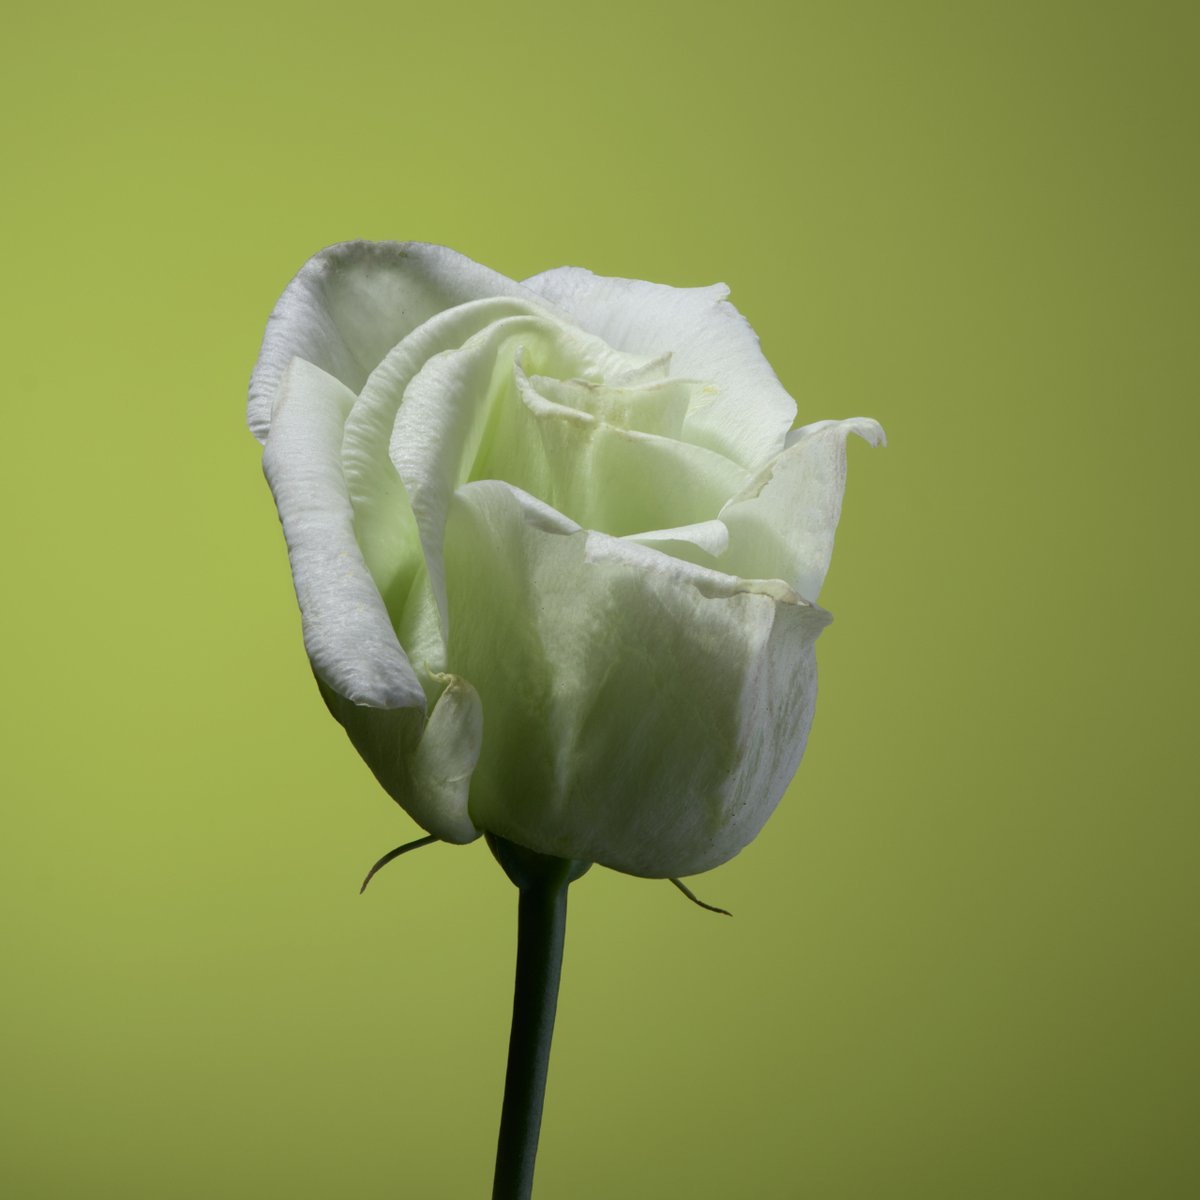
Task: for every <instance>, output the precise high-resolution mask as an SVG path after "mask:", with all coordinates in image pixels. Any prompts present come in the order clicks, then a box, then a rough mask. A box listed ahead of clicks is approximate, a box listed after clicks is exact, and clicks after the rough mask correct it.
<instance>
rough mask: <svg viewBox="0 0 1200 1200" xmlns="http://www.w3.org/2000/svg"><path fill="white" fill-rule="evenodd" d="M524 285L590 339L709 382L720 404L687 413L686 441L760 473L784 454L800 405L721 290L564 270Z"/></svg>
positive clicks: (720, 286)
mask: <svg viewBox="0 0 1200 1200" xmlns="http://www.w3.org/2000/svg"><path fill="white" fill-rule="evenodd" d="M525 286H526V287H528V288H530V289H532V290H533V291H535V292H537V293H538V295H540V296H544V297H545V298H546V299H547V300H550V301H552V302H553V303H554V304H557V305H559V306H560V307H561V308H563V309H565V310H566V312H568V313H570V314H571V316H573V317H574V318H575V320H577V321H578V322H579V324H580V325H581V326H583V328H584V329H586V330H588V332H589V333H595V334H598V335H599V336H600V337H602V338H603V339H604V340H605V341H606V342H608V343H609V344H610V345H612V346H615V347H616V348H617V349H620V350H627V351H630V352H632V353H635V354H652V355H661V354H664V353H669V354H670V355H671V373H672V374H673V375H681V376H686V377H688V378H691V379H700V380H704V381H705V382H711V383H713V384H715V385H716V387H717V391H718V394H717V397H716V399H715V400H714V401H713V402H712V403H710V404H707V405H701V406H698V407H696V408H694V409H693V410H692V411H690V412H689V413H688V417H687V419H686V421H685V422H684V436H685V437H686V438H687V439H688V440H689V441H692V442H695V443H696V444H697V445H701V446H707V447H708V448H709V449H712V450H718V451H720V452H721V453H722V454H725V455H728V456H729V457H730V458H732V459H734V460H735V461H736V462H738V463H740V464H741V465H742V466H744V467H746V468H747V469H748V470H757V469H758V468H759V467H761V466H762V465H763V463H765V462H767V461H768V460H769V459H771V458H773V457H774V456H775V455H776V454H778V453H779V451H780V450H782V449H783V443H784V438H785V436H786V435H787V431H788V430H789V429H790V428H791V425H792V422H793V421H794V420H795V419H796V402H795V401H794V400H793V399H792V398H791V396H789V395H788V394H787V392H785V391H784V390H783V387H782V385H781V384H780V382H779V380H778V379H777V378H776V377H775V372H774V371H772V370H771V367H770V364H769V363H768V362H767V360H766V359H765V358H764V357H763V355H762V351H761V350H760V349H759V344H758V337H757V335H756V334H755V332H754V330H753V329H751V327H750V325H749V323H748V322H747V321H746V320H745V318H744V317H742V315H741V314H740V313H739V312H738V311H737V309H736V308H734V307H733V305H732V304H730V303H728V301H726V299H725V297H726V296H728V295H729V289H728V288H727V287H726V286H725V285H724V284H715V285H714V286H712V287H706V288H673V287H667V286H666V285H664V284H658V283H646V282H644V281H643V280H640V279H611V278H605V277H603V276H599V275H593V274H592V273H591V271H587V270H584V269H583V268H581V267H559V268H557V269H555V270H553V271H545V272H543V273H542V274H541V275H535V276H533V278H531V279H527V280H525Z"/></svg>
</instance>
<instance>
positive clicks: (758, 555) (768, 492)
mask: <svg viewBox="0 0 1200 1200" xmlns="http://www.w3.org/2000/svg"><path fill="white" fill-rule="evenodd" d="M852 433H856V434H858V436H859V437H861V438H863V439H864V440H865V441H867V442H868V443H870V445H872V446H877V445H879V444H880V443H881V442H883V441H884V435H883V429H882V428H881V427H880V425H879V423H878V422H877V421H872V420H870V419H869V418H867V417H851V418H850V419H849V420H846V421H818V422H816V423H815V424H813V425H805V426H804V427H802V428H801V429H797V430H795V431H794V432H793V433H792V434H791V435H789V438H788V443H789V444H788V448H787V449H786V450H785V451H784V452H783V453H782V454H781V455H780V456H779V457H778V458H777V459H776V460H775V461H774V462H772V463H770V464H769V465H768V466H767V467H765V468H764V469H763V471H762V472H760V474H759V476H758V478H757V479H756V480H755V481H754V482H753V483H752V484H751V485H750V486H749V487H748V488H747V489H746V490H745V491H744V492H743V493H742V494H741V495H740V496H735V497H734V499H732V500H731V501H730V502H729V503H728V504H727V505H726V506H725V508H724V509H722V511H721V520H722V521H724V523H725V524H726V525H727V526H728V528H729V549H728V550H727V551H726V552H725V554H724V555H723V556H722V558H721V562H720V565H721V569H722V570H726V571H730V572H732V573H734V574H737V575H749V576H752V577H755V578H770V579H783V580H786V581H787V582H788V583H789V584H791V586H792V587H793V588H795V590H796V591H797V592H799V593H800V595H802V596H804V597H805V598H806V599H808V600H811V601H813V602H814V603H815V601H816V599H817V597H818V596H819V595H820V592H821V585H822V584H823V583H824V582H825V573H826V572H827V571H828V570H829V560H830V557H831V556H832V554H833V535H834V531H835V530H836V529H837V523H838V517H839V516H840V514H841V511H842V492H843V491H844V489H845V486H846V438H847V437H849V435H850V434H852Z"/></svg>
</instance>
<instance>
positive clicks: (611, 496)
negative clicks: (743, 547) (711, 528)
mask: <svg viewBox="0 0 1200 1200" xmlns="http://www.w3.org/2000/svg"><path fill="white" fill-rule="evenodd" d="M514 375H515V379H516V384H517V395H518V397H519V401H520V403H514V402H510V405H509V410H508V412H507V413H506V414H505V415H506V416H507V417H508V418H509V420H510V421H511V424H512V433H511V435H510V437H509V439H508V444H509V446H510V447H511V449H510V450H509V452H508V454H507V457H506V460H505V461H503V462H500V463H494V462H493V463H490V464H488V465H489V466H492V467H493V468H494V469H491V470H486V469H485V470H484V471H482V472H477V473H476V477H477V478H479V477H483V478H491V479H503V480H505V481H507V482H508V483H512V484H515V485H516V486H517V487H520V488H523V489H525V490H526V491H530V492H533V493H535V494H536V495H538V496H540V497H541V498H542V499H544V500H546V501H547V502H548V503H549V504H551V505H553V506H554V507H555V508H556V509H558V510H559V511H560V512H562V513H564V514H565V515H566V516H568V517H570V518H571V519H572V520H573V521H576V522H578V523H579V524H580V525H582V526H584V528H586V529H594V530H597V531H599V532H602V533H610V534H614V535H616V536H618V537H620V536H625V535H627V534H638V533H640V532H643V531H649V530H655V529H661V528H664V527H667V526H688V525H694V524H696V523H698V522H701V521H707V520H711V519H713V518H715V517H716V515H717V514H718V513H719V512H720V511H721V507H722V505H723V504H724V503H725V501H726V500H727V499H728V498H729V497H730V496H731V495H734V494H735V493H737V492H738V491H740V490H741V489H742V488H743V487H745V486H746V484H747V483H748V482H749V475H748V473H747V472H746V471H744V470H743V469H742V468H741V467H739V466H738V465H737V463H735V462H733V461H732V460H730V459H728V458H726V457H725V456H724V455H723V454H718V453H716V452H715V451H713V450H708V449H706V448H705V447H703V446H694V445H692V444H691V443H690V442H680V441H676V440H674V439H673V438H669V437H660V436H658V435H657V434H653V433H644V432H642V431H640V430H637V429H629V428H621V427H619V426H617V425H612V424H610V423H609V422H608V421H605V420H603V419H600V418H599V417H598V416H594V415H591V414H590V413H588V412H586V411H581V410H580V409H578V408H573V407H567V406H566V405H563V404H559V403H556V402H555V401H553V400H551V399H548V398H547V397H546V396H544V395H542V394H541V393H540V392H539V390H537V389H536V388H535V387H534V385H533V383H532V381H531V380H530V379H529V378H528V377H527V376H526V375H525V372H524V371H523V370H522V369H521V366H520V364H519V363H518V364H517V365H516V366H515V367H514ZM556 390H558V391H559V392H560V393H561V391H562V390H563V389H556ZM583 390H587V389H583ZM596 391H598V392H600V393H603V391H604V389H596ZM630 415H631V414H630Z"/></svg>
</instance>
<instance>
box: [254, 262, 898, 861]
mask: <svg viewBox="0 0 1200 1200" xmlns="http://www.w3.org/2000/svg"><path fill="white" fill-rule="evenodd" d="M726 294H727V291H726V289H725V288H724V287H723V286H721V285H717V286H714V287H709V288H682V289H681V288H671V287H665V286H662V285H658V284H652V283H645V282H641V281H637V280H627V279H606V278H601V277H598V276H595V275H592V274H591V273H590V272H588V271H584V270H580V269H578V268H574V267H565V268H560V269H558V270H553V271H547V272H545V273H544V274H541V275H538V276H535V277H533V278H532V279H528V280H525V281H524V283H517V282H515V281H513V280H510V279H506V278H505V277H504V276H502V275H498V274H496V273H495V272H493V271H490V270H488V269H487V268H485V267H482V266H480V265H479V264H477V263H474V262H472V261H471V260H470V259H467V258H464V257H463V256H462V255H460V254H457V253H455V252H454V251H452V250H448V249H446V248H444V247H440V246H429V245H422V244H417V243H408V244H398V243H390V242H387V243H368V242H351V243H346V244H343V245H339V246H333V247H330V248H329V249H327V250H324V251H322V252H321V253H320V254H318V255H316V256H315V257H314V258H312V259H311V260H310V261H309V262H308V263H307V264H306V265H305V266H304V267H303V268H302V269H301V271H300V273H299V274H298V275H297V276H296V278H295V279H294V280H293V281H292V282H291V283H290V284H289V285H288V287H287V289H286V290H285V291H284V293H283V296H282V297H281V299H280V300H279V303H278V304H277V305H276V307H275V311H274V312H273V313H272V315H271V318H270V320H269V322H268V325H267V331H266V336H265V338H264V340H263V346H262V351H261V354H260V356H259V360H258V363H257V365H256V367H255V370H254V374H253V377H252V379H251V385H250V404H249V423H250V427H251V429H252V430H253V431H254V433H255V434H256V436H258V437H259V439H260V440H262V441H263V442H264V444H265V452H264V468H265V470H266V474H267V478H268V480H269V482H270V485H271V489H272V491H273V492H274V495H275V499H276V503H277V505H278V508H279V514H280V519H281V521H282V523H283V528H284V533H285V535H286V538H287V543H288V551H289V555H290V558H291V565H292V572H293V576H294V579H295V584H296V593H297V596H298V598H299V601H300V609H301V613H302V617H303V625H304V640H305V647H306V649H307V651H308V654H309V657H310V659H311V661H312V666H313V670H314V673H315V674H316V677H317V681H318V683H319V685H320V688H321V693H322V695H323V696H324V697H325V700H326V703H327V704H328V705H329V707H330V709H331V711H332V712H333V714H334V716H336V717H337V719H338V720H339V721H340V722H341V724H342V725H343V726H344V727H345V729H346V731H347V733H348V734H349V736H350V738H351V740H352V741H353V743H354V745H355V747H356V748H357V749H358V751H359V753H360V754H361V755H362V756H363V758H364V759H365V761H366V762H367V764H368V765H369V766H370V767H371V769H372V771H373V772H374V773H375V775H376V777H377V778H378V779H379V781H380V783H381V784H382V785H383V786H384V788H386V789H387V791H388V792H389V793H390V794H391V795H392V796H393V797H394V798H395V799H396V800H397V801H398V802H399V803H400V804H401V805H402V806H403V807H404V808H405V809H406V810H407V811H408V812H409V813H410V814H411V815H412V816H413V818H414V819H415V820H416V821H417V822H418V823H419V824H420V825H422V826H423V827H424V828H425V829H427V830H428V831H429V832H430V833H432V834H435V835H436V836H438V837H439V838H442V839H444V840H446V841H451V842H467V841H470V840H472V839H474V838H475V837H477V836H478V835H479V834H480V833H481V832H484V831H487V832H490V833H493V834H497V835H499V836H501V837H503V838H506V839H508V840H509V841H512V842H516V843H518V844H520V845H524V846H527V847H529V848H531V849H534V850H537V851H539V852H541V853H544V854H553V855H557V856H560V857H563V858H572V859H584V860H587V861H594V862H599V863H602V864H605V865H607V866H611V867H614V868H617V869H618V870H622V871H628V872H630V873H633V874H638V875H647V876H658V877H665V876H677V875H685V874H693V873H695V872H698V871H702V870H705V869H707V868H709V867H712V866H716V865H717V864H719V863H721V862H723V861H725V860H726V859H728V858H730V857H732V856H733V855H734V854H736V853H737V852H738V850H740V849H741V848H742V847H743V846H745V845H746V844H747V843H748V842H749V841H750V840H751V839H752V838H753V837H754V836H755V835H756V834H757V833H758V831H759V829H760V828H761V827H762V825H763V823H764V822H765V821H766V819H767V817H768V816H769V815H770V813H771V812H772V810H773V809H774V807H775V805H776V804H777V803H778V801H779V799H780V797H781V796H782V794H783V791H784V789H785V788H786V786H787V784H788V782H789V781H790V780H791V778H792V776H793V774H794V773H795V770H796V767H797V766H798V765H799V762H800V757H801V754H802V753H803V750H804V743H805V739H806V737H807V734H808V729H809V726H810V724H811V722H812V715H813V704H814V701H815V697H816V667H815V660H814V643H815V641H816V638H817V635H818V634H819V633H820V631H821V629H822V628H823V627H824V626H825V625H826V624H827V622H828V620H829V616H828V614H827V613H826V612H825V611H824V610H823V609H821V608H820V607H818V606H817V603H816V601H817V596H818V593H819V591H820V588H821V584H822V581H823V579H824V577H825V572H826V570H827V568H828V566H829V558H830V554H831V552H832V548H833V535H834V530H835V527H836V525H837V520H838V514H839V511H840V507H841V497H842V490H843V485H844V479H845V446H846V438H847V436H848V435H849V434H851V433H857V434H859V435H860V436H861V437H863V438H865V439H866V440H867V441H869V442H871V443H872V444H875V443H877V442H880V441H882V440H883V433H882V430H881V429H880V427H879V426H878V424H876V422H874V421H871V420H867V419H865V418H852V419H850V420H846V421H818V422H816V423H814V424H809V425H805V426H803V427H802V428H799V429H795V430H793V429H792V424H793V422H794V420H795V416H796V405H795V402H794V401H793V400H792V398H791V397H790V396H789V395H788V394H787V393H786V392H785V391H784V389H783V388H782V386H781V385H780V384H779V381H778V380H777V379H776V377H775V375H774V373H773V372H772V370H771V368H770V366H769V365H768V364H767V362H766V360H765V359H764V358H763V356H762V354H761V352H760V350H759V346H758V339H757V338H756V336H755V335H754V332H753V330H752V329H751V328H750V326H749V325H748V324H747V323H746V321H745V320H744V319H743V318H742V317H741V316H740V315H739V314H738V313H737V311H736V310H735V309H734V308H733V307H732V305H730V304H729V303H728V301H727V300H726V299H725V296H726Z"/></svg>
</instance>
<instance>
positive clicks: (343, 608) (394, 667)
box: [263, 359, 425, 713]
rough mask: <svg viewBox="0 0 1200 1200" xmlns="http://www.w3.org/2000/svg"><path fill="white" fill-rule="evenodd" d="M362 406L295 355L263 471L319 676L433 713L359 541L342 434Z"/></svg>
mask: <svg viewBox="0 0 1200 1200" xmlns="http://www.w3.org/2000/svg"><path fill="white" fill-rule="evenodd" d="M353 403H354V393H353V392H352V391H350V389H349V388H347V387H346V386H345V385H344V384H342V383H339V382H338V380H336V379H334V378H333V377H332V376H331V375H328V374H326V373H325V372H324V371H322V370H321V369H320V368H319V367H316V366H313V365H312V364H311V363H308V362H305V361H304V360H302V359H294V360H293V362H292V364H291V365H290V366H289V367H288V369H287V371H286V372H285V373H284V375H283V378H282V380H281V382H280V386H279V389H278V395H277V400H276V404H275V415H274V418H273V420H272V424H271V431H270V436H269V437H268V439H267V445H266V449H265V451H264V453H263V470H264V471H265V473H266V476H267V480H268V482H269V483H270V485H271V491H272V492H273V493H274V496H275V503H276V505H277V507H278V509H279V519H280V521H281V522H282V524H283V532H284V536H285V537H286V539H287V546H288V557H289V558H290V560H291V565H292V578H293V580H294V582H295V585H296V596H297V599H298V600H299V601H300V613H301V616H302V618H303V624H304V648H305V649H306V650H307V651H308V656H309V658H310V659H311V660H312V665H313V670H314V671H315V672H316V674H317V677H318V678H319V679H321V680H323V681H324V682H325V683H326V684H328V685H329V687H331V688H332V689H333V690H334V691H336V692H337V693H338V694H340V695H342V696H344V697H346V699H348V700H350V701H351V702H353V703H355V704H360V705H368V706H371V707H375V708H387V709H392V708H415V709H419V710H420V711H421V712H422V713H423V712H424V708H425V694H424V692H423V691H422V689H421V686H420V684H419V683H418V681H417V678H416V675H415V674H414V673H413V669H412V667H411V665H410V664H409V661H408V658H407V656H406V655H405V653H404V650H403V649H402V648H401V646H400V643H399V641H398V640H397V638H396V634H395V631H394V630H393V628H392V623H391V620H390V618H389V616H388V611H387V609H386V607H385V606H384V603H383V600H382V598H381V597H380V594H379V589H378V588H377V587H376V586H375V582H374V580H373V579H372V578H371V574H370V572H369V571H368V570H367V567H366V564H365V563H364V562H363V557H362V554H361V553H360V551H359V548H358V543H357V542H356V541H355V538H354V514H353V510H352V508H351V505H350V497H349V495H348V494H347V491H346V479H345V476H344V474H343V472H342V430H343V427H344V425H345V421H346V415H347V414H348V413H349V411H350V407H351V405H352V404H353Z"/></svg>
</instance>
